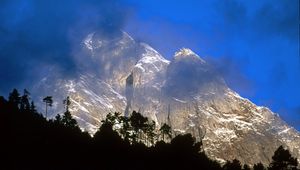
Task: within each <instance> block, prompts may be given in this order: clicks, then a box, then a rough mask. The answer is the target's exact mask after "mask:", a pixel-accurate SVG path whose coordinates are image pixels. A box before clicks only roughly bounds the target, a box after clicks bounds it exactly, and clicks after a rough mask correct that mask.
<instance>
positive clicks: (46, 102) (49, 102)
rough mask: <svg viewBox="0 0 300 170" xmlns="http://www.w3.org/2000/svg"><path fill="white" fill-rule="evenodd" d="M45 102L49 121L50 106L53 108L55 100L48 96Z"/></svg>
mask: <svg viewBox="0 0 300 170" xmlns="http://www.w3.org/2000/svg"><path fill="white" fill-rule="evenodd" d="M43 102H45V104H46V119H47V117H48V116H47V115H48V106H49V107H52V103H53V100H52V96H46V97H45V98H44V99H43Z"/></svg>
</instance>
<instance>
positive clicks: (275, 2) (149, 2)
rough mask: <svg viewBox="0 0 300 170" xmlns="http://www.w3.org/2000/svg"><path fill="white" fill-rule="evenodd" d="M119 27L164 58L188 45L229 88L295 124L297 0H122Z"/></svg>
mask: <svg viewBox="0 0 300 170" xmlns="http://www.w3.org/2000/svg"><path fill="white" fill-rule="evenodd" d="M126 3H127V4H130V8H131V10H132V12H131V13H130V15H129V16H128V17H127V20H128V21H127V25H126V28H125V30H126V31H128V32H129V33H130V34H131V35H133V37H135V38H136V39H141V40H142V41H146V42H148V43H150V45H152V46H153V47H155V48H156V49H157V50H158V51H159V52H161V53H162V54H163V55H164V56H166V57H167V58H171V57H172V55H173V53H174V52H175V51H176V50H178V49H179V48H181V47H188V48H191V49H192V50H193V51H195V52H197V53H198V54H199V55H200V56H201V57H203V58H204V59H206V60H209V61H211V63H213V64H215V65H216V67H217V68H218V69H220V71H221V72H222V73H223V74H224V77H225V79H226V80H227V82H228V84H229V86H230V87H232V88H233V89H235V90H236V91H238V92H239V93H240V94H241V95H242V96H244V97H247V98H249V99H251V100H252V101H253V102H255V103H256V104H258V105H265V106H268V107H270V108H271V109H272V110H273V111H275V112H278V113H279V114H280V116H281V117H282V118H283V119H284V120H286V121H287V122H288V123H289V124H291V125H293V126H295V127H297V129H298V130H299V129H300V57H299V1H298V0H289V1H286V0H263V1H258V0H257V1H252V0H228V1H218V0H201V1H193V0H176V1H173V0H164V1H158V0H157V1H155V0H143V1H140V0H126Z"/></svg>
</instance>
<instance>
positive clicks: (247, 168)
mask: <svg viewBox="0 0 300 170" xmlns="http://www.w3.org/2000/svg"><path fill="white" fill-rule="evenodd" d="M243 170H251V169H250V167H249V166H248V165H247V164H244V166H243Z"/></svg>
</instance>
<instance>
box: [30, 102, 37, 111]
mask: <svg viewBox="0 0 300 170" xmlns="http://www.w3.org/2000/svg"><path fill="white" fill-rule="evenodd" d="M30 112H31V113H34V114H36V113H37V110H36V107H35V105H34V102H33V101H31V103H30Z"/></svg>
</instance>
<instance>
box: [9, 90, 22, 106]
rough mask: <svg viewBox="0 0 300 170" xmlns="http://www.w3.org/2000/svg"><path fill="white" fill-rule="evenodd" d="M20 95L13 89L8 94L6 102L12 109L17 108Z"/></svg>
mask: <svg viewBox="0 0 300 170" xmlns="http://www.w3.org/2000/svg"><path fill="white" fill-rule="evenodd" d="M20 100H21V97H20V93H19V92H18V90H17V89H13V91H12V92H11V93H10V94H9V97H8V102H9V103H11V104H12V105H13V106H14V107H16V108H17V107H19V105H20Z"/></svg>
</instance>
